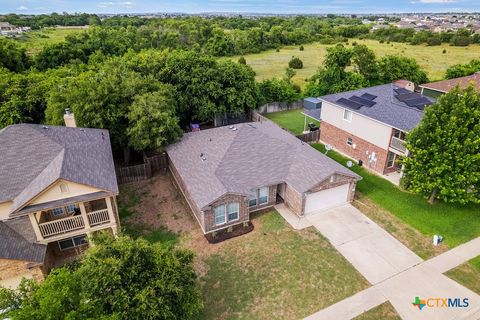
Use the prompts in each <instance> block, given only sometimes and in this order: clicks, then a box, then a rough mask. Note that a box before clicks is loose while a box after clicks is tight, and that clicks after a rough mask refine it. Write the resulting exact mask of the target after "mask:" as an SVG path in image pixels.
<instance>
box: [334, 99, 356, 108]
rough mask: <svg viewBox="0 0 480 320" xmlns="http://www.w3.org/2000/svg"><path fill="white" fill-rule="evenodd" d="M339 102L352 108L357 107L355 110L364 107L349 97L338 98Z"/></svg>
mask: <svg viewBox="0 0 480 320" xmlns="http://www.w3.org/2000/svg"><path fill="white" fill-rule="evenodd" d="M337 103H339V104H341V105H344V106H346V107H349V108H352V109H355V110H358V109H360V108H361V107H362V105H361V104H359V103H356V102H354V101H351V100H348V99H345V98H340V99H338V100H337Z"/></svg>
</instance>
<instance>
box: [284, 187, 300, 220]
mask: <svg viewBox="0 0 480 320" xmlns="http://www.w3.org/2000/svg"><path fill="white" fill-rule="evenodd" d="M283 200H284V201H285V205H286V206H287V207H288V208H289V209H290V210H292V212H293V213H295V214H296V215H298V216H302V215H303V196H302V194H301V193H299V192H297V190H295V189H293V188H292V187H290V186H289V185H288V184H285V198H284V199H283Z"/></svg>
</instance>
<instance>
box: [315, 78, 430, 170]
mask: <svg viewBox="0 0 480 320" xmlns="http://www.w3.org/2000/svg"><path fill="white" fill-rule="evenodd" d="M407 88H411V86H409V85H408V82H405V83H404V82H398V83H397V84H385V85H380V86H375V87H370V88H365V89H359V90H353V91H348V92H342V93H336V94H331V95H327V96H323V97H320V98H319V99H320V100H322V109H321V110H322V111H321V120H322V122H321V125H320V127H321V130H320V140H321V141H322V142H324V143H326V144H329V145H331V146H332V147H333V148H335V149H337V150H338V151H340V152H342V153H344V154H345V155H347V156H349V157H351V158H353V159H355V160H357V161H358V162H359V163H361V164H362V165H364V166H365V167H367V168H369V169H371V170H373V171H376V172H378V173H380V174H388V173H392V172H395V171H399V170H401V167H400V165H399V164H398V161H397V160H398V158H399V157H401V156H405V155H406V154H407V150H406V148H405V145H404V140H405V136H406V134H407V133H408V132H409V131H410V130H412V129H413V128H415V127H416V126H417V125H418V123H419V122H420V120H421V119H422V116H423V109H424V107H425V106H426V105H429V104H432V103H433V99H431V98H428V97H425V96H422V95H420V94H418V93H415V92H413V91H412V90H409V89H407Z"/></svg>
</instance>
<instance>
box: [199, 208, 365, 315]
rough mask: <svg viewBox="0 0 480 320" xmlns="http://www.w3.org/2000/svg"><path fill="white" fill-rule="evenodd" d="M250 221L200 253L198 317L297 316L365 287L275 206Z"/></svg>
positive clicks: (337, 257)
mask: <svg viewBox="0 0 480 320" xmlns="http://www.w3.org/2000/svg"><path fill="white" fill-rule="evenodd" d="M253 223H254V225H255V229H254V231H252V232H251V233H250V234H248V235H244V236H241V237H238V238H234V239H231V240H227V241H225V242H223V243H221V244H218V246H219V248H218V251H217V252H216V253H214V254H212V255H210V256H208V257H206V258H205V262H206V264H207V266H208V272H207V273H206V275H204V276H203V277H201V278H200V283H201V290H202V293H203V297H204V305H205V309H204V310H205V311H204V314H203V316H202V318H203V319H299V318H303V317H305V316H308V315H310V314H312V313H314V312H316V311H318V310H320V309H323V308H325V307H326V306H328V305H331V304H333V303H335V302H337V301H340V300H342V299H344V298H346V297H348V296H351V295H352V294H354V293H356V292H358V291H360V290H362V289H364V288H366V287H367V286H368V284H367V282H366V280H365V279H364V278H363V277H362V276H361V275H360V274H358V272H357V271H355V269H354V268H353V267H352V266H351V265H350V264H349V263H348V262H347V261H346V260H345V259H344V258H343V257H342V256H341V255H340V254H339V253H338V252H337V251H336V250H335V249H334V248H333V247H332V246H331V245H330V244H329V242H328V241H327V240H326V239H325V238H323V237H322V236H321V235H320V233H318V232H317V231H316V230H315V229H314V228H308V229H304V230H301V231H295V230H293V229H291V228H290V227H288V226H287V224H286V223H285V221H284V220H283V218H282V217H281V216H280V215H279V214H278V213H277V212H276V211H271V212H268V213H264V214H262V215H260V216H258V217H256V218H254V219H253Z"/></svg>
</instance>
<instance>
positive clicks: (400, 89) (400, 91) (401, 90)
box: [393, 88, 412, 94]
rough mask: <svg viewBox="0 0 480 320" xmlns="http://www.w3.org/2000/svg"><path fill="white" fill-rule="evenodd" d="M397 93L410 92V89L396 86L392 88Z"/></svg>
mask: <svg viewBox="0 0 480 320" xmlns="http://www.w3.org/2000/svg"><path fill="white" fill-rule="evenodd" d="M393 90H394V91H395V92H396V93H397V94H406V93H412V91H410V90H407V89H405V88H397V89H393Z"/></svg>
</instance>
